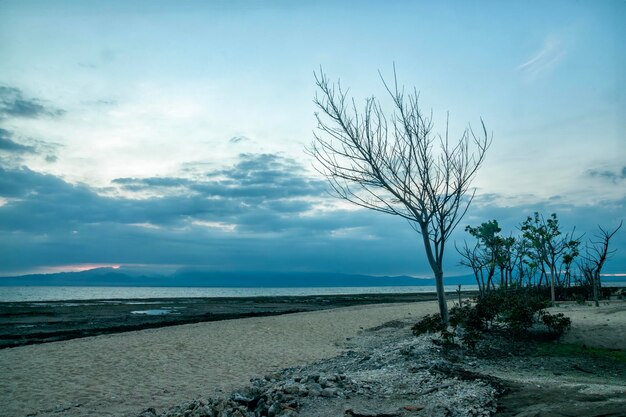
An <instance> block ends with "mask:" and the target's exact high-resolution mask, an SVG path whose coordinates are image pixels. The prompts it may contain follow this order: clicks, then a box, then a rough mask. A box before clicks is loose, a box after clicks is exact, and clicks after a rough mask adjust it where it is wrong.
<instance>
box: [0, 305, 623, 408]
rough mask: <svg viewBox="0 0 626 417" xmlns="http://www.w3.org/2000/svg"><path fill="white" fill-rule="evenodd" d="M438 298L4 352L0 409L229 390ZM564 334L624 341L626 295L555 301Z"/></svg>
mask: <svg viewBox="0 0 626 417" xmlns="http://www.w3.org/2000/svg"><path fill="white" fill-rule="evenodd" d="M436 310H437V306H436V303H435V302H421V303H407V304H382V305H380V304H379V305H370V306H356V307H347V308H339V309H333V310H324V311H316V312H309V313H297V314H289V315H284V316H275V317H260V318H249V319H238V320H228V321H221V322H210V323H199V324H190V325H182V326H173V327H165V328H160V329H151V330H142V331H136V332H127V333H119V334H113V335H104V336H96V337H89V338H83V339H75V340H68V341H62V342H54V343H47V344H42V345H30V346H22V347H17V348H12V349H4V350H0V372H2V378H1V379H0V414H1V415H3V416H26V415H29V414H31V415H34V414H36V415H37V416H94V415H97V416H120V415H132V414H133V413H135V414H136V413H137V412H138V411H140V410H141V409H143V408H145V407H148V406H153V407H156V408H157V409H161V410H162V409H163V408H165V407H168V406H170V405H173V404H176V403H179V402H182V401H185V400H189V399H193V398H197V397H201V396H214V395H219V394H220V393H222V394H224V393H228V392H229V391H230V390H232V389H234V388H237V387H238V386H241V385H244V384H246V383H247V382H248V380H249V379H250V378H252V377H256V376H262V375H264V374H266V373H268V372H272V371H274V370H278V369H281V368H284V367H291V366H297V365H300V364H306V363H310V362H314V361H318V360H322V359H325V358H330V357H333V356H335V355H337V354H338V353H339V352H341V350H342V349H343V348H344V346H345V344H346V341H347V339H346V338H354V337H356V336H358V334H359V333H360V332H361V330H362V329H366V328H370V327H375V326H379V325H381V324H383V323H386V322H388V321H391V320H396V319H400V320H402V319H408V318H414V319H415V320H417V318H419V317H420V316H422V315H423V314H426V313H432V312H435V311H436ZM554 310H555V311H558V312H561V311H562V312H564V313H565V314H567V315H568V316H570V317H572V320H573V322H574V324H573V328H572V330H571V331H570V333H569V334H568V335H566V337H565V339H564V341H565V342H569V343H585V344H587V345H588V346H600V347H608V348H616V349H618V348H619V349H626V303H624V302H621V301H620V302H616V303H612V304H610V305H602V306H601V307H600V308H595V307H589V306H578V305H567V306H561V307H559V308H556V309H554Z"/></svg>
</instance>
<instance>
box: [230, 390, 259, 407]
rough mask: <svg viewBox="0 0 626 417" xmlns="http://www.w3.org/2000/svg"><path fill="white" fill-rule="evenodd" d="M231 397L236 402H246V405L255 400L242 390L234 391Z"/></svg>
mask: <svg viewBox="0 0 626 417" xmlns="http://www.w3.org/2000/svg"><path fill="white" fill-rule="evenodd" d="M230 399H231V400H233V401H235V402H238V403H241V404H246V405H247V404H250V403H251V402H253V401H254V398H252V397H249V396H246V395H244V394H242V393H240V392H235V393H233V395H231V396H230Z"/></svg>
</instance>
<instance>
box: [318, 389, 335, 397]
mask: <svg viewBox="0 0 626 417" xmlns="http://www.w3.org/2000/svg"><path fill="white" fill-rule="evenodd" d="M337 391H338V390H337V388H324V389H323V390H322V392H321V393H320V395H321V396H322V397H335V396H337Z"/></svg>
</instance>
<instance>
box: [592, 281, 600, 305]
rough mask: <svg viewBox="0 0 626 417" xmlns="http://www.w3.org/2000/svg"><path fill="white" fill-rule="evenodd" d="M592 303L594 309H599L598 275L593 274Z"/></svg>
mask: <svg viewBox="0 0 626 417" xmlns="http://www.w3.org/2000/svg"><path fill="white" fill-rule="evenodd" d="M592 285H593V301H594V302H595V304H596V307H600V302H599V301H598V274H595V273H594V274H593V280H592Z"/></svg>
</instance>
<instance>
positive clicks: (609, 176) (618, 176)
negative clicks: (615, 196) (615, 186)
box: [587, 166, 626, 183]
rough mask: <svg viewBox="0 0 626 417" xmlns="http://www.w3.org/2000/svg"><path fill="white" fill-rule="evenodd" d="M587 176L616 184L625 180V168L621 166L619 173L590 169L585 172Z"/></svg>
mask: <svg viewBox="0 0 626 417" xmlns="http://www.w3.org/2000/svg"><path fill="white" fill-rule="evenodd" d="M587 175H589V176H590V177H593V178H600V179H604V180H608V181H611V182H612V183H618V182H620V181H623V180H625V179H626V166H623V167H622V169H621V171H619V170H618V171H609V170H606V169H596V168H594V169H590V170H588V171H587Z"/></svg>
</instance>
